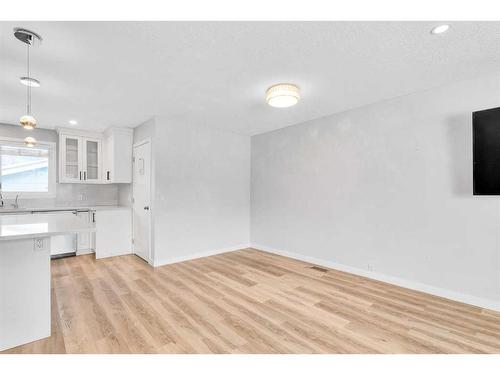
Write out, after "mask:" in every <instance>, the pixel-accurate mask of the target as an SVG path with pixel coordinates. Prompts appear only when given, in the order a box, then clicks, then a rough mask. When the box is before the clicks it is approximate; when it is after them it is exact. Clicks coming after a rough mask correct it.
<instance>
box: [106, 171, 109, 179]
mask: <svg viewBox="0 0 500 375" xmlns="http://www.w3.org/2000/svg"><path fill="white" fill-rule="evenodd" d="M106 178H107V180H108V181H109V171H107V172H106Z"/></svg>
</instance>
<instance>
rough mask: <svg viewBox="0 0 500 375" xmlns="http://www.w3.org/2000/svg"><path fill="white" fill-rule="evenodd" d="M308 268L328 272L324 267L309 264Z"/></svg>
mask: <svg viewBox="0 0 500 375" xmlns="http://www.w3.org/2000/svg"><path fill="white" fill-rule="evenodd" d="M309 268H311V269H313V270H316V271H319V272H328V270H327V269H326V268H323V267H318V266H311V267H309Z"/></svg>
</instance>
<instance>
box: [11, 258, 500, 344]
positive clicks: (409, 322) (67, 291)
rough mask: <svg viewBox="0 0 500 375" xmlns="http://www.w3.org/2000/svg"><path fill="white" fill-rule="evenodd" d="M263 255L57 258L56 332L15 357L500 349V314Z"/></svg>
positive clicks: (54, 281) (54, 279) (54, 282)
mask: <svg viewBox="0 0 500 375" xmlns="http://www.w3.org/2000/svg"><path fill="white" fill-rule="evenodd" d="M312 266H313V265H311V264H308V263H304V262H301V261H297V260H294V259H290V258H285V257H282V256H277V255H273V254H269V253H266V252H261V251H257V250H253V249H245V250H240V251H235V252H231V253H225V254H221V255H216V256H211V257H207V258H201V259H196V260H191V261H187V262H182V263H177V264H173V265H168V266H163V267H159V268H152V267H150V266H149V265H147V264H146V263H145V262H143V261H142V260H140V259H139V258H137V257H135V256H133V255H127V256H121V257H115V258H109V259H102V260H95V258H94V256H93V255H86V256H79V257H74V258H66V259H60V260H55V261H52V306H53V309H52V336H51V337H50V338H48V339H44V340H39V341H36V342H34V343H30V344H27V345H22V346H19V347H17V348H14V349H10V350H8V351H6V352H5V353H491V352H494V353H500V313H496V312H493V311H488V310H484V309H481V308H478V307H474V306H470V305H465V304H461V303H457V302H453V301H450V300H446V299H444V298H439V297H434V296H431V295H428V294H424V293H420V292H416V291H412V290H408V289H404V288H400V287H397V286H393V285H389V284H385V283H382V282H378V281H374V280H370V279H367V278H363V277H359V276H355V275H352V274H348V273H344V272H339V271H335V270H325V269H321V268H314V267H312Z"/></svg>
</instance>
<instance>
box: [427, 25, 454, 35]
mask: <svg viewBox="0 0 500 375" xmlns="http://www.w3.org/2000/svg"><path fill="white" fill-rule="evenodd" d="M449 28H450V25H439V26H436V27H434V28H433V29H432V30H431V34H434V35H436V34H442V33H445V32H447V31H448V29H449Z"/></svg>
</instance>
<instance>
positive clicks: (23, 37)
mask: <svg viewBox="0 0 500 375" xmlns="http://www.w3.org/2000/svg"><path fill="white" fill-rule="evenodd" d="M14 36H15V37H16V38H17V39H19V40H20V41H21V42H23V43H25V44H26V45H27V48H28V57H27V63H28V64H27V72H28V73H27V75H26V77H21V82H22V83H24V84H25V85H26V114H25V115H24V116H22V117H21V118H20V120H19V123H20V124H21V126H22V127H23V128H24V129H27V130H32V129H34V128H35V127H36V119H35V118H34V117H33V116H32V115H31V88H32V87H38V86H40V82H39V81H38V80H36V79H34V78H32V77H30V47H31V46H33V45H35V44H36V43H38V44H39V43H41V42H42V37H41V36H40V35H38V34H37V33H35V32H33V31H30V30H27V29H21V28H15V29H14ZM26 83H28V84H26ZM37 84H38V86H37ZM30 138H31V137H30ZM32 139H33V140H34V138H32ZM35 142H36V141H35Z"/></svg>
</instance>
